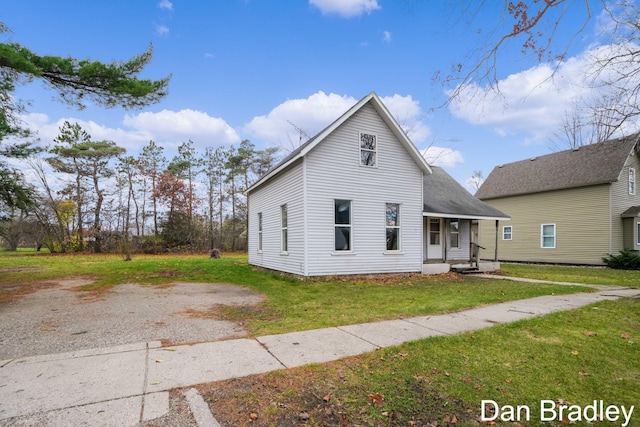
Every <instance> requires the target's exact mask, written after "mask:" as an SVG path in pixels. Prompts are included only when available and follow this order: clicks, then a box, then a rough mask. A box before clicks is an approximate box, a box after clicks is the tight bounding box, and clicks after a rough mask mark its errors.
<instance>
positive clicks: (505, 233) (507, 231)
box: [502, 225, 513, 240]
mask: <svg viewBox="0 0 640 427" xmlns="http://www.w3.org/2000/svg"><path fill="white" fill-rule="evenodd" d="M512 239H513V226H511V225H505V226H504V227H502V240H512Z"/></svg>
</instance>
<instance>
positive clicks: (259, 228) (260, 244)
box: [258, 212, 262, 252]
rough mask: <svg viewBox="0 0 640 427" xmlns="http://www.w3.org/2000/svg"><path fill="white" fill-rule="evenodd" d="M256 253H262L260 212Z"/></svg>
mask: <svg viewBox="0 0 640 427" xmlns="http://www.w3.org/2000/svg"><path fill="white" fill-rule="evenodd" d="M258 251H260V252H262V212H258Z"/></svg>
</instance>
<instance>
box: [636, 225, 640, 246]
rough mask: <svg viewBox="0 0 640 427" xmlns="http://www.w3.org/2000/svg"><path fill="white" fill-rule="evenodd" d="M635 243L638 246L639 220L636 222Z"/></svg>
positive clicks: (639, 237)
mask: <svg viewBox="0 0 640 427" xmlns="http://www.w3.org/2000/svg"><path fill="white" fill-rule="evenodd" d="M636 244H637V245H638V246H640V222H636Z"/></svg>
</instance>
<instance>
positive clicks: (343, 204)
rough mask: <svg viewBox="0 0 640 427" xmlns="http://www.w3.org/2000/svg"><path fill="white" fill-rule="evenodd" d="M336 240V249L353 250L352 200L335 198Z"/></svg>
mask: <svg viewBox="0 0 640 427" xmlns="http://www.w3.org/2000/svg"><path fill="white" fill-rule="evenodd" d="M334 211H335V215H334V217H335V220H334V223H335V226H334V227H335V233H334V236H335V241H334V246H333V247H334V249H335V250H336V251H350V250H351V200H335V201H334Z"/></svg>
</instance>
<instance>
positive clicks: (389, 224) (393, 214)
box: [385, 203, 400, 251]
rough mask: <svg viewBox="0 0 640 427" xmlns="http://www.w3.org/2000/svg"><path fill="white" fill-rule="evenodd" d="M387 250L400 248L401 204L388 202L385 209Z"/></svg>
mask: <svg viewBox="0 0 640 427" xmlns="http://www.w3.org/2000/svg"><path fill="white" fill-rule="evenodd" d="M385 219H386V231H387V251H399V250H400V205H399V204H398V203H387V204H386V209H385Z"/></svg>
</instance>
